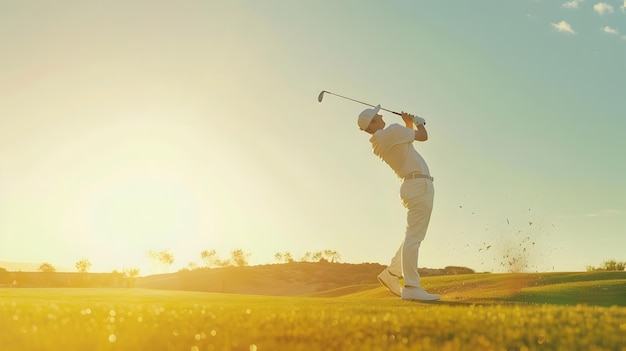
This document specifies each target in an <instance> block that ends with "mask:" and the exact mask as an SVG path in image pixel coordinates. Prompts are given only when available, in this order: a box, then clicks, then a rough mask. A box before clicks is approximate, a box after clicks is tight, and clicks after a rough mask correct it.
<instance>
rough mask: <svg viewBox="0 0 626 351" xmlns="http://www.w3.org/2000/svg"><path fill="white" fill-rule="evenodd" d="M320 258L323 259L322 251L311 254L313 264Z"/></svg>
mask: <svg viewBox="0 0 626 351" xmlns="http://www.w3.org/2000/svg"><path fill="white" fill-rule="evenodd" d="M322 258H324V253H322V251H317V252H315V253H314V254H313V256H312V257H311V260H312V261H313V262H319V261H320V260H321V259H322Z"/></svg>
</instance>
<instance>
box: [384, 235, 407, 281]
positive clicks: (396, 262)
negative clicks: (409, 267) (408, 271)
mask: <svg viewBox="0 0 626 351" xmlns="http://www.w3.org/2000/svg"><path fill="white" fill-rule="evenodd" d="M403 246H404V241H403V242H402V244H400V247H399V248H398V251H396V254H395V256H393V258H392V259H391V263H390V264H389V266H387V270H389V273H391V274H393V275H395V276H396V277H401V276H402V247H403Z"/></svg>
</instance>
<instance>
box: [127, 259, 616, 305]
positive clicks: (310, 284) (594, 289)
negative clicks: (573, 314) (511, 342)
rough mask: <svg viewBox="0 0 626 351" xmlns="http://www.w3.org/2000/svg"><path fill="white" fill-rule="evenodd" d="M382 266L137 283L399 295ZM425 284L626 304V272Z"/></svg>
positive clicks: (216, 272) (495, 298)
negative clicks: (386, 285) (384, 283)
mask: <svg viewBox="0 0 626 351" xmlns="http://www.w3.org/2000/svg"><path fill="white" fill-rule="evenodd" d="M382 269H384V266H382V265H380V264H375V263H366V264H341V263H310V262H297V263H291V264H277V265H265V266H254V267H229V268H222V269H197V270H193V271H181V272H177V273H173V274H164V275H155V276H148V277H143V278H140V279H139V280H138V281H137V285H136V286H137V287H139V288H148V289H164V290H187V291H204V292H216V293H234V294H248V295H270V296H311V297H343V296H351V297H357V296H360V297H368V298H386V297H390V298H393V296H392V295H390V294H389V293H388V292H387V291H386V290H385V289H383V288H382V287H380V285H379V283H378V281H377V279H376V276H377V275H378V273H380V271H381V270H382ZM435 274H439V275H435ZM429 275H430V276H429ZM422 284H423V285H424V286H425V287H426V288H427V289H428V290H429V291H431V292H434V293H439V294H441V295H442V301H444V302H446V303H462V304H477V303H478V304H493V303H505V304H511V303H540V304H563V305H576V304H588V305H597V306H611V305H617V306H626V272H606V271H596V272H584V273H583V272H581V273H509V274H490V273H480V274H457V275H441V271H433V270H430V271H429V270H423V271H422Z"/></svg>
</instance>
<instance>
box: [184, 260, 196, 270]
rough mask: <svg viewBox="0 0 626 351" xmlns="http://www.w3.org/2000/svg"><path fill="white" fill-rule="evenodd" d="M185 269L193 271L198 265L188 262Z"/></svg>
mask: <svg viewBox="0 0 626 351" xmlns="http://www.w3.org/2000/svg"><path fill="white" fill-rule="evenodd" d="M187 268H189V270H194V269H196V268H198V264H197V263H195V262H189V263H188V264H187Z"/></svg>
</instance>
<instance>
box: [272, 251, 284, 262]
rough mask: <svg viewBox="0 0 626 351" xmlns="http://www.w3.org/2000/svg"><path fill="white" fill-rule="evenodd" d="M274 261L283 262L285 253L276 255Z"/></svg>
mask: <svg viewBox="0 0 626 351" xmlns="http://www.w3.org/2000/svg"><path fill="white" fill-rule="evenodd" d="M274 260H276V262H283V253H282V252H277V253H275V254H274Z"/></svg>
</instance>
